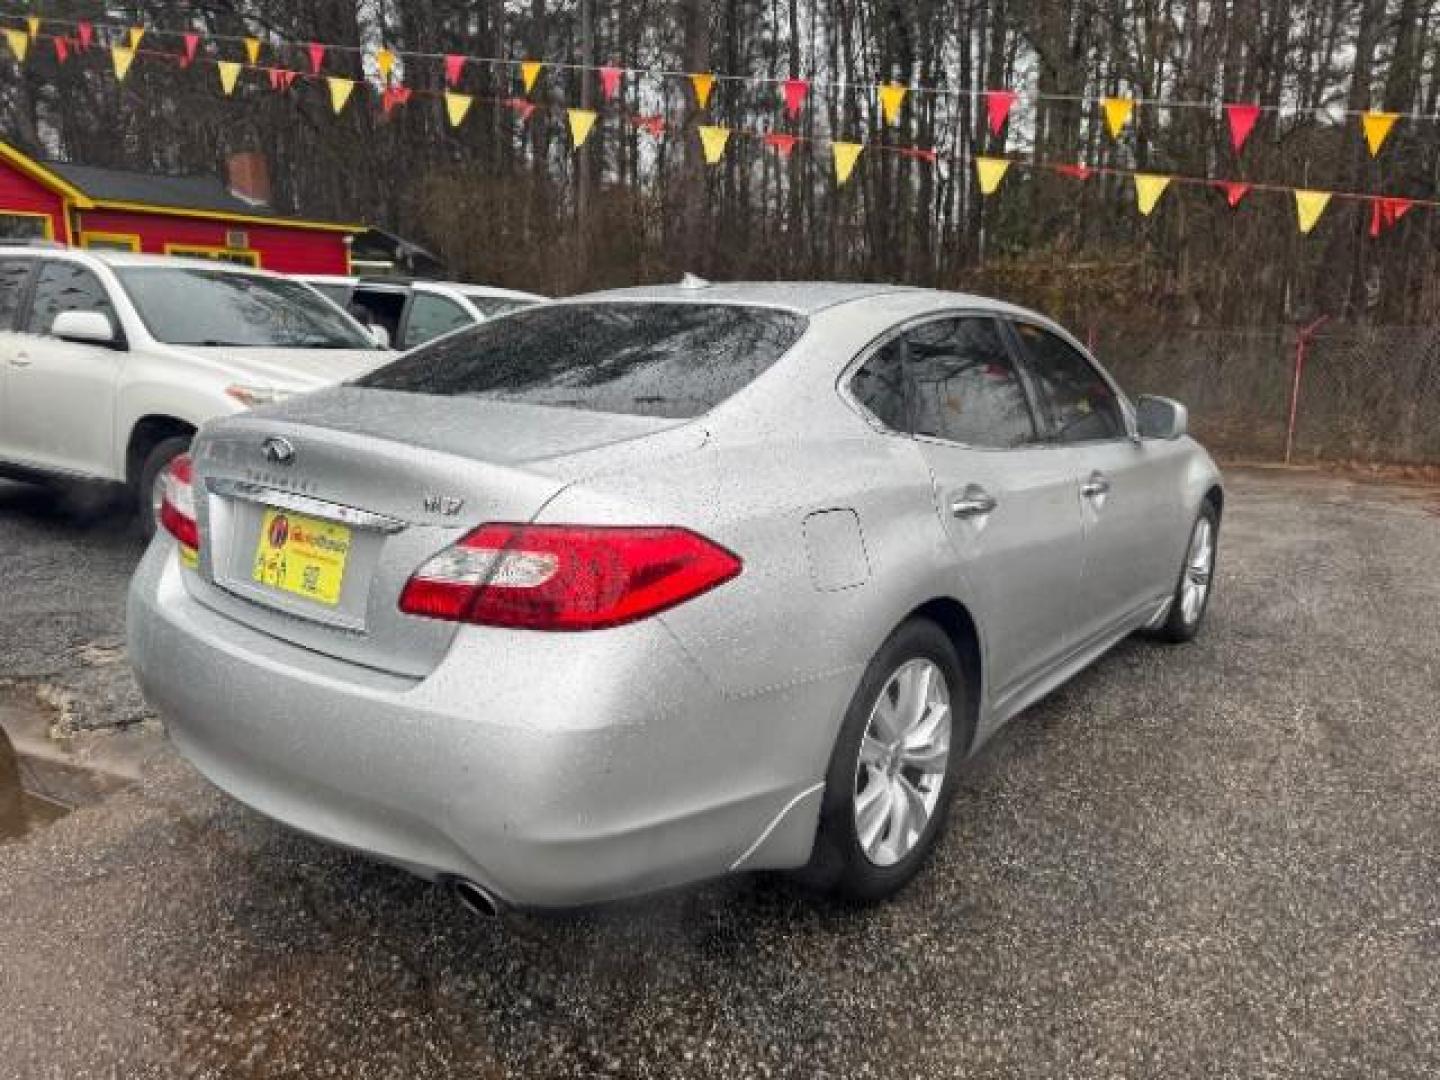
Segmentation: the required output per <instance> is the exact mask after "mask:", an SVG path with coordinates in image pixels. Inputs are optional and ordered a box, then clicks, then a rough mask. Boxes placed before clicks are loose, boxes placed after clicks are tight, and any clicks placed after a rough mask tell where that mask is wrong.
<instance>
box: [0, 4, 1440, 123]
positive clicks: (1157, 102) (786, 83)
mask: <svg viewBox="0 0 1440 1080" xmlns="http://www.w3.org/2000/svg"><path fill="white" fill-rule="evenodd" d="M0 19H3V20H8V21H14V22H17V23H19V24H20V25H21V26H23V27H24V28H25V30H24V32H26V33H27V34H28V36H29V37H30V38H32V39H33V38H35V37H37V36H38V35H39V31H40V27H42V26H46V25H48V26H51V27H64V28H65V29H66V30H67V34H66V35H64V36H67V37H73V36H75V35H77V34H80V35H82V36H85V35H89V34H93V33H94V32H95V31H97V30H100V31H104V32H105V33H106V34H107V36H109V37H111V38H114V37H117V36H121V37H128V38H129V39H130V40H129V42H128V44H129V46H130V48H132V49H138V48H139V45H140V41H141V39H142V38H144V37H146V36H150V37H167V38H172V39H177V40H178V39H188V38H189V37H190V35H193V34H196V31H193V30H185V31H179V30H168V29H163V28H159V27H151V26H130V25H128V24H124V23H120V22H115V21H105V20H98V19H92V20H74V19H59V18H52V17H50V16H47V15H37V14H35V13H33V12H27V11H16V10H13V9H11V10H4V9H0ZM200 37H202V38H203V39H204V40H206V41H211V42H217V43H225V42H229V43H236V44H239V45H241V46H242V47H243V48H244V49H245V50H246V53H247V56H249V58H250V62H251V64H252V65H253V64H255V63H256V61H257V60H258V58H259V55H260V50H261V48H262V47H263V44H262V42H261V40H260V39H259V38H256V37H254V36H251V35H243V34H221V33H210V32H206V33H204V34H203V35H200ZM269 40H270V47H271V49H272V50H273V49H274V48H284V49H288V50H295V51H296V52H297V53H301V52H308V53H309V55H310V57H311V66H312V74H316V73H318V70H319V67H320V64H321V60H319V59H316V50H317V49H319V50H321V53H320V56H321V57H322V58H323V57H325V56H330V55H340V56H355V57H359V58H361V59H362V60H364V59H367V58H368V59H370V60H371V61H372V62H374V63H375V64H376V66H377V68H378V69H379V70H380V74H381V78H382V79H386V78H388V77H389V74H390V70H391V68H393V66H394V65H395V63H396V62H397V61H399V62H404V61H424V62H427V63H428V62H436V61H439V62H441V63H443V64H444V65H445V73H446V81H447V84H451V85H453V84H454V83H455V82H456V81H457V80H458V78H459V76H460V73H461V71H462V70H463V68H464V67H467V66H471V65H474V66H481V67H494V68H504V69H509V70H518V71H520V72H521V74H522V78H523V80H524V82H525V84H526V92H527V93H528V92H529V91H530V89H531V88H532V87H533V85H534V83H535V81H536V78H537V77H538V75H539V73H540V72H541V71H542V70H545V69H553V70H555V71H567V72H581V73H593V74H595V75H596V76H597V78H599V79H600V80H601V83H602V86H604V87H608V86H610V85H611V84H612V80H617V79H621V78H623V79H650V80H681V81H691V80H694V79H696V78H697V77H699V78H703V79H704V80H706V81H707V83H708V85H709V86H713V85H714V84H716V83H748V84H751V85H755V86H768V87H775V88H779V89H780V90H781V94H780V95H777V100H783V101H784V102H785V108H786V111H787V114H790V115H792V117H793V115H794V114H795V113H798V111H799V107H800V103H801V102H803V100H804V96H805V91H808V90H809V89H825V90H833V91H840V92H861V93H864V94H866V95H868V96H870V97H872V98H873V99H874V100H875V101H876V103H877V105H878V106H879V108H880V111H881V113H882V115H883V116H884V118H885V119H886V121H887V122H892V121H891V118H892V116H894V115H896V114H897V113H898V110H899V106H900V103H901V102H902V101H903V100H904V99H905V98H906V97H907V96H929V97H944V98H952V99H965V98H968V99H971V100H977V101H981V100H983V101H984V103H985V105H986V106H987V108H993V105H994V103H995V102H996V101H1006V102H1007V105H1006V106H1005V108H1006V110H1007V111H1008V108H1009V105H1010V104H1014V103H1016V102H1018V101H1020V100H1024V101H1026V102H1029V103H1031V104H1039V103H1042V102H1054V103H1070V104H1078V105H1082V106H1093V107H1096V108H1098V109H1099V110H1101V112H1102V113H1103V114H1104V116H1105V119H1106V121H1107V124H1108V126H1109V127H1110V129H1111V131H1112V134H1118V132H1119V129H1120V128H1123V127H1124V126H1125V120H1128V118H1129V114H1130V112H1131V111H1132V110H1133V109H1135V108H1137V107H1143V108H1149V109H1189V110H1201V111H1205V112H1209V113H1211V114H1212V115H1214V116H1215V117H1217V118H1219V117H1222V116H1224V117H1226V118H1227V119H1229V121H1230V123H1231V131H1232V136H1233V135H1234V130H1235V128H1234V124H1235V116H1233V115H1232V114H1231V110H1241V112H1239V113H1237V114H1235V115H1238V116H1242V117H1248V118H1249V119H1248V121H1242V122H1243V123H1247V124H1248V126H1247V127H1246V129H1245V133H1246V135H1248V133H1249V128H1250V127H1253V126H1254V121H1255V118H1258V117H1259V116H1260V115H1262V114H1273V115H1278V116H1287V115H1288V116H1299V115H1307V114H1313V113H1315V112H1317V111H1318V112H1324V113H1326V114H1327V115H1331V116H1334V117H1349V118H1354V119H1359V120H1360V121H1361V123H1362V125H1363V129H1362V133H1363V134H1364V136H1365V137H1366V139H1367V142H1370V143H1371V145H1372V148H1373V149H1374V150H1375V151H1378V143H1376V142H1374V141H1373V140H1372V136H1371V131H1372V128H1375V127H1376V126H1377V125H1383V126H1384V131H1385V134H1388V133H1389V128H1390V127H1391V126H1393V124H1394V123H1395V122H1396V121H1399V120H1405V121H1418V122H1432V123H1433V122H1436V121H1440V114H1434V113H1427V112H1419V111H1397V112H1380V111H1377V110H1370V109H1349V108H1346V109H1321V110H1316V109H1314V108H1312V107H1309V106H1304V105H1300V104H1295V103H1284V102H1270V103H1262V102H1253V103H1234V102H1224V101H1220V100H1218V99H1213V98H1209V99H1207V98H1194V99H1187V98H1166V97H1139V96H1136V97H1123V96H1118V95H1098V94H1057V93H1053V92H1039V91H1028V92H1025V93H1021V92H1019V91H1016V90H1014V89H1012V88H1005V87H996V88H991V89H984V90H972V89H959V88H955V87H947V86H927V85H923V84H918V83H908V82H905V83H902V82H895V81H886V82H870V81H858V80H848V79H837V78H823V77H819V76H813V77H810V78H808V79H805V78H798V77H795V76H787V75H762V74H753V73H751V74H744V73H726V72H691V71H682V70H678V69H672V68H665V67H637V66H626V65H621V64H615V63H604V64H600V63H593V64H592V63H580V62H576V61H569V60H553V59H543V60H542V59H535V58H531V59H527V58H516V57H508V56H482V55H475V54H468V53H445V52H429V51H423V50H416V49H392V48H390V47H389V46H386V45H381V46H379V47H369V46H363V45H339V44H329V43H318V42H306V41H299V40H296V39H291V38H284V37H280V36H277V35H271V36H270V39H269ZM800 87H803V88H804V90H800V89H799V88H800ZM696 90H697V97H700V96H703V97H704V98H706V99H708V98H709V90H708V89H706V90H705V91H703V94H702V92H701V91H700V90H699V87H698V85H697V87H696ZM606 93H607V97H608V94H609V90H608V89H607V91H606ZM701 107H702V108H703V107H705V103H702V105H701ZM1122 110H1123V112H1124V119H1122V120H1120V122H1119V124H1118V125H1117V123H1116V119H1117V117H1118V116H1119V115H1120V112H1121V111H1122ZM990 121H991V128H992V130H995V129H996V127H997V125H996V124H995V122H994V113H993V112H991V114H990ZM1384 137H1385V136H1384V134H1382V135H1381V136H1380V137H1379V141H1380V142H1383V141H1384ZM1238 142H1239V143H1240V144H1242V145H1243V142H1244V137H1243V136H1242V137H1240V138H1239V140H1238ZM1237 149H1238V147H1237Z"/></svg>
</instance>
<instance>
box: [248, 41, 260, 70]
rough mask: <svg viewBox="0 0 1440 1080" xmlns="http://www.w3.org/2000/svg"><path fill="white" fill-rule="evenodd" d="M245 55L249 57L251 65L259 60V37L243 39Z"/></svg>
mask: <svg viewBox="0 0 1440 1080" xmlns="http://www.w3.org/2000/svg"><path fill="white" fill-rule="evenodd" d="M245 56H246V57H247V58H248V59H249V61H250V63H251V65H252V66H253V65H255V64H258V63H259V62H260V39H259V38H253V37H247V38H246V39H245Z"/></svg>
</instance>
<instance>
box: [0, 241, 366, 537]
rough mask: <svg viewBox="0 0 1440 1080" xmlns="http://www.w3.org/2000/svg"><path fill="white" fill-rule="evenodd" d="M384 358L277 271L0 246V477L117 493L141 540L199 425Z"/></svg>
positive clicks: (326, 304)
mask: <svg viewBox="0 0 1440 1080" xmlns="http://www.w3.org/2000/svg"><path fill="white" fill-rule="evenodd" d="M391 356H394V353H387V352H385V351H383V350H381V349H380V348H379V347H378V346H377V345H376V343H375V340H374V339H373V338H372V337H371V335H370V334H369V333H368V332H367V331H366V330H365V329H364V328H363V327H362V326H360V324H359V323H357V322H356V321H355V320H354V319H352V318H351V317H350V316H349V315H348V314H346V313H345V312H344V311H342V310H341V309H340V308H339V307H337V306H336V305H335V304H334V303H332V302H331V301H330V300H328V299H326V298H325V297H323V296H321V295H320V294H319V293H317V292H316V291H315V290H314V289H312V288H310V286H308V285H305V284H302V283H301V282H298V281H294V280H291V279H288V278H284V277H281V276H279V275H277V274H268V273H265V272H263V271H260V270H251V269H248V268H245V267H240V266H232V265H229V264H227V263H223V262H211V261H202V260H196V259H177V258H171V257H167V256H158V255H134V254H129V253H125V252H111V251H104V252H101V251H79V250H72V249H66V248H58V247H57V248H45V247H30V246H19V245H17V246H0V476H5V477H8V478H10V479H18V480H29V481H39V482H47V481H54V480H60V481H64V480H100V481H111V482H114V483H118V484H124V485H126V486H127V487H128V489H129V490H130V492H131V493H132V494H133V496H134V498H135V499H136V502H137V504H138V507H139V510H140V524H141V528H142V529H143V530H144V532H145V533H146V535H149V534H150V533H151V532H153V531H154V527H155V524H154V523H155V515H156V513H158V510H159V505H160V502H159V491H160V477H161V476H162V475H163V474H164V471H165V466H166V465H168V464H169V463H170V460H171V459H172V458H174V457H175V456H176V455H177V454H180V453H182V452H183V451H184V450H185V449H186V447H188V446H189V445H190V439H191V437H192V436H193V435H194V434H195V431H196V430H197V429H198V428H199V426H200V425H201V424H203V423H204V422H205V421H207V420H210V419H213V418H214V417H217V416H228V415H230V414H232V413H237V412H241V411H243V410H245V409H248V408H250V407H252V406H254V405H259V404H262V403H265V402H270V401H276V400H279V399H280V398H283V397H288V396H290V395H291V394H295V393H300V392H303V391H306V390H313V389H316V388H318V387H321V386H326V385H329V384H332V383H336V382H341V381H343V380H345V379H348V378H351V377H353V376H356V375H359V374H362V373H363V372H365V371H368V370H369V369H371V368H373V367H375V366H377V365H378V364H380V363H383V362H384V361H385V360H386V359H387V358H388V357H391Z"/></svg>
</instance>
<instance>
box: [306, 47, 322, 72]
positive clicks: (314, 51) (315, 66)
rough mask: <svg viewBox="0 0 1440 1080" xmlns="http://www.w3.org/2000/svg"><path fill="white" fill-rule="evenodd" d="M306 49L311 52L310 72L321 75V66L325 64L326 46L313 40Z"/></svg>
mask: <svg viewBox="0 0 1440 1080" xmlns="http://www.w3.org/2000/svg"><path fill="white" fill-rule="evenodd" d="M306 49H307V51H308V52H309V53H310V74H311V75H319V74H320V68H321V67H323V66H324V64H325V46H324V45H321V44H320V43H319V42H318V41H312V42H311V43H310V44H309V45H308V46H306Z"/></svg>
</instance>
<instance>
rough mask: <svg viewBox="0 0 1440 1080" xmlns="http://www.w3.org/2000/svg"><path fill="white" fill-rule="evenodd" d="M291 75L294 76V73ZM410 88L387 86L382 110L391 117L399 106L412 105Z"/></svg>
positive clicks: (381, 99)
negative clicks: (392, 112)
mask: <svg viewBox="0 0 1440 1080" xmlns="http://www.w3.org/2000/svg"><path fill="white" fill-rule="evenodd" d="M291 74H294V73H293V72H292V73H291ZM410 93H411V90H410V87H408V86H387V87H385V89H384V90H382V91H380V108H381V110H382V111H383V112H384V113H385V115H386V116H389V115H390V113H391V111H392V110H394V108H395V107H396V106H397V105H408V104H410Z"/></svg>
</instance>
